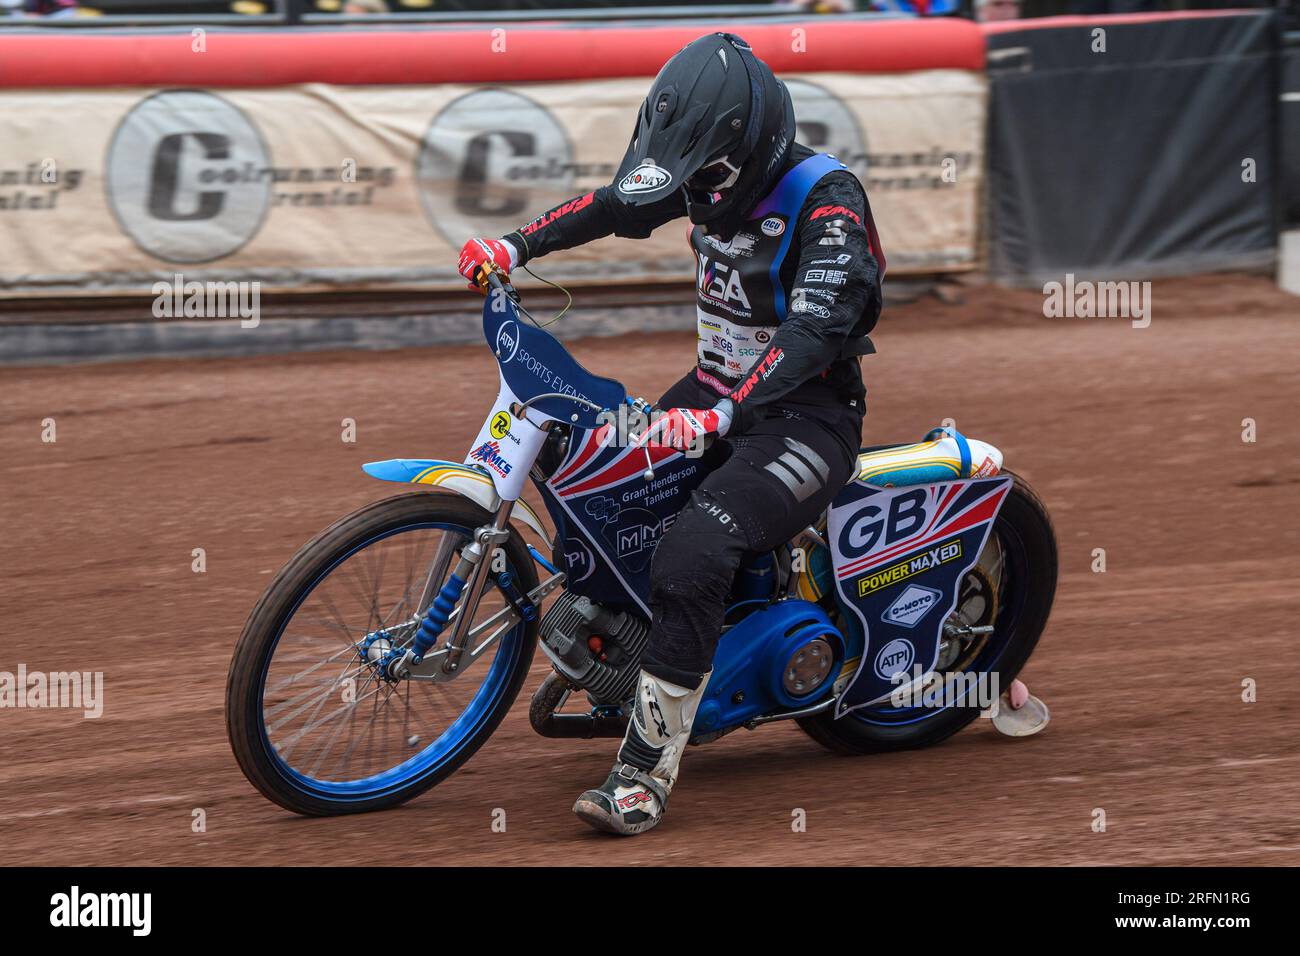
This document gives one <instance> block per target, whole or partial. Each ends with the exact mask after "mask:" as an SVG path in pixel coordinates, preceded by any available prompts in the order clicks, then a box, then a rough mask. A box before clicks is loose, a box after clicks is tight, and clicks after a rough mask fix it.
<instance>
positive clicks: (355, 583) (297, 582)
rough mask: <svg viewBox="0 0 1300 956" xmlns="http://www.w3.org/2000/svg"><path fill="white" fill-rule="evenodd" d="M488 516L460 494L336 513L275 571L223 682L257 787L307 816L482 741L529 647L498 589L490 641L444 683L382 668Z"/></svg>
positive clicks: (519, 565)
mask: <svg viewBox="0 0 1300 956" xmlns="http://www.w3.org/2000/svg"><path fill="white" fill-rule="evenodd" d="M491 517H492V516H491V515H489V514H488V512H487V511H485V510H483V509H482V508H480V507H478V506H477V505H475V504H473V503H472V502H469V501H467V500H465V499H463V498H460V497H458V496H452V495H443V494H429V493H425V492H417V493H415V494H408V495H401V496H398V497H395V498H389V499H387V500H385V501H379V502H376V503H375V504H372V505H369V506H367V507H365V508H362V509H361V510H359V511H357V512H355V513H353V514H351V515H349V516H347V517H346V518H343V519H341V520H340V521H338V522H336V523H335V524H334V525H332V526H331V527H329V528H328V529H326V530H325V531H323V532H322V533H321V534H320V535H318V536H317V537H316V538H315V539H313V540H312V541H311V542H309V543H308V544H307V545H305V546H304V547H303V548H302V550H300V551H299V552H298V554H297V555H295V556H294V558H293V559H292V560H291V561H290V562H289V564H288V565H286V566H285V567H284V569H283V570H281V571H280V573H279V574H278V575H277V576H276V578H275V580H274V581H273V582H272V583H271V586H270V587H269V588H268V589H267V591H266V593H265V594H264V595H263V596H262V599H261V600H260V601H259V602H258V603H257V606H256V607H255V608H254V609H253V612H252V614H251V615H249V618H248V622H247V623H246V624H245V626H244V632H243V634H242V636H241V637H240V639H239V643H238V645H237V646H236V648H235V653H234V657H233V659H232V660H231V663H230V676H229V680H228V683H227V689H226V726H227V731H228V733H229V736H230V744H231V748H232V749H233V750H234V753H235V758H236V760H237V761H238V762H239V766H240V769H241V770H243V772H244V775H245V776H246V777H248V779H249V781H250V782H251V783H252V784H253V786H255V787H256V788H257V789H258V790H259V791H261V793H262V794H263V795H264V796H266V797H267V798H268V799H270V800H273V801H274V802H276V803H278V804H279V805H280V806H282V807H284V808H286V809H288V810H292V811H294V812H295V813H302V814H307V815H313V816H322V815H331V814H341V813H358V812H361V811H365V810H379V809H384V808H387V807H392V806H395V805H397V804H399V803H402V802H403V801H405V800H409V799H410V798H411V797H414V796H415V795H417V794H419V793H422V792H423V791H425V790H427V789H428V788H430V787H432V786H433V785H434V784H436V783H438V782H439V781H440V780H443V779H445V778H446V777H447V776H449V775H450V774H451V773H452V772H453V771H455V770H456V768H458V767H459V766H460V765H461V764H463V763H464V762H465V761H466V760H468V759H469V758H470V756H471V755H472V754H473V753H474V752H475V751H476V750H478V748H479V747H480V746H482V745H483V743H484V742H485V741H486V740H487V738H488V737H489V736H490V735H491V734H492V732H493V730H495V729H496V727H497V725H498V724H499V723H500V722H501V719H502V717H504V716H505V714H506V711H507V710H509V708H510V705H511V703H512V702H513V701H514V699H515V697H516V695H517V694H518V693H519V688H520V687H521V685H522V684H523V681H524V678H525V676H526V675H527V673H528V667H529V664H530V663H531V662H532V658H533V649H534V647H535V645H536V641H537V629H536V624H535V623H524V622H520V621H518V618H517V617H513V616H509V617H507V616H506V615H505V614H503V613H502V612H504V611H505V609H506V608H507V607H508V605H507V603H506V602H505V600H504V599H503V597H502V596H501V594H500V593H499V592H498V590H497V589H496V588H495V587H492V586H490V585H489V587H488V590H487V591H486V592H485V593H484V595H483V598H482V600H481V601H480V603H479V606H478V609H477V611H476V612H475V616H474V621H473V627H475V628H483V630H482V631H481V632H480V633H479V634H477V635H475V636H474V639H473V640H471V641H470V645H471V646H472V647H474V648H477V647H478V646H479V645H481V644H482V643H483V642H485V641H487V640H490V637H491V635H492V634H493V633H495V634H496V638H495V641H494V642H492V643H491V644H490V645H489V646H488V647H487V648H486V649H484V650H483V651H482V653H481V654H477V655H476V656H474V657H473V660H472V663H468V664H466V665H465V666H464V667H463V668H462V669H461V670H460V671H458V672H457V673H456V674H455V675H454V677H450V678H449V677H448V676H447V675H442V674H441V673H440V669H438V670H439V673H438V674H436V675H433V676H430V674H429V673H426V674H425V675H424V676H423V677H418V676H412V677H408V678H406V679H403V680H391V679H387V678H385V676H384V675H383V673H382V672H381V670H380V668H379V666H377V665H378V661H379V659H380V658H382V655H383V653H384V652H385V651H387V650H388V649H390V648H392V647H397V648H401V647H404V646H407V645H409V644H410V643H411V641H412V639H413V638H414V635H415V631H416V629H417V628H418V627H419V624H420V620H421V616H422V615H421V612H422V611H423V610H424V609H425V607H426V606H427V602H428V600H429V596H430V595H432V594H435V593H436V592H437V590H438V589H439V588H441V586H442V584H443V582H444V581H445V580H446V579H447V577H448V575H449V574H450V572H451V569H452V568H453V567H454V566H455V560H456V556H457V553H458V552H459V551H460V549H461V548H462V547H463V546H464V545H465V544H466V543H467V542H468V541H469V540H470V538H471V536H472V534H473V531H474V529H475V528H477V527H480V526H481V525H484V524H488V523H489V522H490V521H491ZM501 552H502V557H503V558H504V561H505V569H506V570H507V571H509V572H510V573H511V574H512V575H514V576H515V580H516V582H517V584H518V586H519V589H520V590H521V591H523V592H525V593H527V592H528V591H530V590H532V589H533V588H535V587H536V586H537V574H536V571H535V570H534V567H533V563H532V559H531V556H530V555H529V553H528V551H527V549H526V547H525V545H524V543H523V541H522V540H521V539H520V538H519V535H518V534H514V533H512V534H511V536H510V538H509V539H508V540H507V541H506V542H505V543H504V544H503V545H502V546H501ZM493 615H501V616H500V617H499V618H498V619H497V622H495V623H494V622H493V621H492V618H493ZM448 634H450V628H448V630H447V631H444V632H443V639H444V640H445V639H446V637H447V635H448ZM466 653H467V655H468V654H469V653H470V652H469V651H468V650H467V652H466ZM429 660H430V658H429V657H426V662H428V661H429ZM421 670H423V671H426V672H431V671H432V670H433V669H432V668H428V667H425V668H422V669H421Z"/></svg>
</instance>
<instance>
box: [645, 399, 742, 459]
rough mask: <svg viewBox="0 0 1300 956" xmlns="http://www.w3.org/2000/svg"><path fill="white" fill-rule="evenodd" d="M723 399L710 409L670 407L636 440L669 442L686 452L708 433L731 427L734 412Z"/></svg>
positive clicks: (721, 433) (659, 443) (721, 432)
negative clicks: (730, 412) (732, 412)
mask: <svg viewBox="0 0 1300 956" xmlns="http://www.w3.org/2000/svg"><path fill="white" fill-rule="evenodd" d="M727 404H728V403H727V402H725V401H724V402H720V403H719V404H718V405H715V406H714V407H713V408H710V409H702V408H667V409H664V410H663V411H662V412H660V413H659V414H658V416H656V417H655V420H654V421H653V422H652V423H651V425H650V427H649V428H647V429H646V430H645V431H644V432H643V433H642V434H641V437H639V438H638V439H637V440H636V444H637V445H648V444H654V445H666V446H668V447H669V448H676V449H678V450H680V451H685V450H686V449H688V448H690V447H691V446H692V445H694V444H695V443H696V442H698V441H700V440H701V439H703V438H704V436H706V435H725V434H726V433H727V429H728V428H729V427H730V426H731V415H730V414H729V409H728V408H726V407H725V406H726V405H727Z"/></svg>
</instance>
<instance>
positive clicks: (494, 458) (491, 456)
mask: <svg viewBox="0 0 1300 956" xmlns="http://www.w3.org/2000/svg"><path fill="white" fill-rule="evenodd" d="M469 457H470V458H471V459H472V460H474V461H481V462H483V464H485V465H486V466H487V467H489V468H491V469H492V470H493V471H495V472H496V473H497V474H498V475H500V476H501V477H502V478H504V477H505V476H506V475H508V474H510V462H508V461H506V460H505V458H503V457H502V456H501V443H500V442H495V441H485V442H484V443H483V444H481V445H479V446H478V447H477V448H475V449H474V450H473V451H472V452H470V455H469Z"/></svg>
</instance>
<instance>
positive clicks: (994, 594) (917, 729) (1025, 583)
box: [798, 471, 1057, 754]
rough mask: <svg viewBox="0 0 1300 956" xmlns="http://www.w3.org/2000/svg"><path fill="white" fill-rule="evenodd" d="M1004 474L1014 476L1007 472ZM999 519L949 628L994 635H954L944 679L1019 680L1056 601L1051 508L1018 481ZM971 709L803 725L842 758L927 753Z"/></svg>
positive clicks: (947, 645)
mask: <svg viewBox="0 0 1300 956" xmlns="http://www.w3.org/2000/svg"><path fill="white" fill-rule="evenodd" d="M1004 474H1012V473H1011V472H1007V471H1004ZM1012 477H1013V478H1014V479H1015V480H1014V483H1013V484H1012V486H1011V491H1010V493H1009V494H1008V495H1007V499H1006V501H1005V502H1004V503H1003V505H1002V509H1001V510H1000V511H999V512H998V517H997V520H996V521H995V522H994V524H993V530H992V532H991V533H990V534H989V539H988V542H987V543H986V544H985V547H984V550H983V551H981V552H980V557H979V560H977V561H976V563H975V565H974V566H973V567H972V568H971V569H970V571H968V572H967V573H966V575H965V577H964V578H963V580H962V583H961V590H960V591H959V593H958V597H957V605H956V609H955V610H954V612H953V615H952V617H950V618H949V622H950V623H954V624H960V625H967V626H974V627H978V626H981V625H987V624H992V625H993V633H992V634H985V635H975V636H971V637H968V638H962V637H957V636H949V637H946V638H945V639H944V642H943V644H942V645H941V650H940V654H939V660H938V664H937V667H936V670H937V671H938V672H939V673H941V674H943V675H945V676H946V675H955V674H970V673H976V674H996V675H997V686H998V687H1000V688H1007V687H1010V686H1011V682H1012V680H1014V679H1015V677H1016V675H1017V674H1019V673H1020V670H1021V668H1023V667H1024V665H1025V662H1026V661H1027V660H1029V655H1030V654H1031V653H1033V650H1034V647H1035V646H1036V645H1037V644H1038V638H1039V636H1040V635H1041V634H1042V633H1043V628H1044V627H1045V626H1046V624H1047V617H1048V615H1049V614H1050V613H1051V610H1052V600H1053V598H1054V597H1055V595H1056V574H1057V560H1056V534H1055V532H1054V531H1053V530H1052V520H1051V518H1050V517H1049V516H1048V514H1047V509H1046V508H1045V507H1043V503H1042V502H1041V501H1040V500H1039V499H1038V496H1037V495H1036V494H1034V491H1033V489H1031V488H1030V487H1029V485H1028V484H1026V483H1025V481H1024V480H1023V479H1022V478H1020V477H1019V476H1018V475H1014V474H1012ZM979 713H980V711H979V708H977V707H973V706H962V705H958V706H949V707H945V708H936V707H917V706H912V707H894V706H891V705H888V704H886V705H885V706H881V707H872V708H862V709H861V710H855V711H851V712H850V713H848V714H845V715H844V716H843V717H841V718H839V719H838V720H836V719H835V716H834V712H833V711H826V712H824V713H821V714H817V715H814V716H812V717H804V718H801V719H800V720H799V721H798V723H799V726H800V727H801V728H802V729H803V730H804V731H805V732H806V733H807V734H808V736H810V737H812V738H813V739H814V740H816V741H817V742H818V743H820V744H822V745H823V746H825V747H828V748H830V749H831V750H834V751H837V752H839V753H850V754H863V753H884V752H888V751H894V750H912V749H915V748H917V747H928V746H930V745H932V744H937V743H939V742H940V741H941V740H944V739H946V738H948V737H951V736H952V735H953V734H955V733H956V732H957V731H959V730H961V729H962V728H963V727H965V726H966V725H967V724H969V723H970V722H971V721H972V720H974V719H975V718H976V717H977V716H979Z"/></svg>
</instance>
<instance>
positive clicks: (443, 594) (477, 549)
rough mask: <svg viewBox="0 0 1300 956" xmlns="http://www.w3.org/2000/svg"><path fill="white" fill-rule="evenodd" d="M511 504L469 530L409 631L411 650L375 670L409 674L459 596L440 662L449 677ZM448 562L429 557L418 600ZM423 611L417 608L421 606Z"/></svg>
mask: <svg viewBox="0 0 1300 956" xmlns="http://www.w3.org/2000/svg"><path fill="white" fill-rule="evenodd" d="M514 506H515V503H514V502H513V501H502V502H501V504H500V505H498V506H497V510H496V513H495V514H494V515H493V516H492V523H491V524H487V525H483V526H482V527H480V528H476V529H475V530H474V537H473V539H472V540H471V541H470V542H469V544H467V545H465V547H463V548H461V551H460V557H459V559H458V560H457V561H456V567H455V569H454V570H453V571H452V572H451V576H450V577H448V578H447V582H446V583H445V584H444V585H443V586H442V588H441V590H439V591H438V593H437V596H436V597H433V599H432V601H431V602H429V603H428V605H427V606H428V611H426V612H425V615H424V619H423V620H422V621H421V622H420V627H419V629H418V630H417V631H416V632H415V639H414V640H413V641H412V642H411V646H410V647H408V648H405V649H399V648H394V649H393V650H391V651H389V652H388V654H386V655H385V657H386V660H383V661H382V662H381V664H380V667H381V670H382V672H383V673H384V675H385V676H386V677H388V679H389V680H402V679H404V678H406V677H408V676H409V675H410V672H411V668H412V667H415V666H416V665H418V664H420V663H421V662H422V661H423V660H424V655H425V654H427V653H429V650H430V649H431V648H432V647H433V645H434V644H436V643H437V642H438V637H439V636H440V635H441V634H442V632H443V630H444V628H446V626H447V622H448V621H449V620H450V619H451V616H452V612H453V611H455V609H456V605H457V604H458V603H460V601H461V598H462V597H464V604H463V606H462V607H461V609H460V614H459V615H458V616H457V618H456V623H455V625H454V626H453V628H452V632H451V639H450V640H449V641H448V642H447V655H446V657H445V658H444V659H443V662H442V670H443V672H444V673H446V674H454V673H456V671H457V669H458V668H459V667H460V659H461V657H462V656H463V655H464V653H465V646H466V644H467V643H468V642H469V633H470V630H471V629H472V626H473V621H474V614H475V612H476V611H478V604H479V601H480V600H482V598H483V590H484V589H483V584H484V581H485V580H486V577H487V574H488V571H489V569H490V568H491V566H492V553H493V552H494V551H495V550H496V547H497V545H499V544H500V543H501V542H503V541H505V540H506V539H507V538H509V537H510V512H511V511H512V510H513V509H514ZM449 559H450V554H448V555H446V556H445V557H441V559H440V558H435V559H434V563H433V568H432V570H431V572H430V575H429V581H428V582H427V583H426V585H425V593H424V600H425V601H426V602H428V601H429V598H430V597H431V593H430V592H431V591H432V589H433V587H434V586H435V585H436V583H437V581H438V580H439V579H440V578H441V576H442V575H441V571H442V568H444V567H445V566H446V562H447V561H448V560H449ZM422 606H423V605H422Z"/></svg>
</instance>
